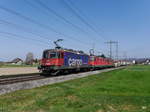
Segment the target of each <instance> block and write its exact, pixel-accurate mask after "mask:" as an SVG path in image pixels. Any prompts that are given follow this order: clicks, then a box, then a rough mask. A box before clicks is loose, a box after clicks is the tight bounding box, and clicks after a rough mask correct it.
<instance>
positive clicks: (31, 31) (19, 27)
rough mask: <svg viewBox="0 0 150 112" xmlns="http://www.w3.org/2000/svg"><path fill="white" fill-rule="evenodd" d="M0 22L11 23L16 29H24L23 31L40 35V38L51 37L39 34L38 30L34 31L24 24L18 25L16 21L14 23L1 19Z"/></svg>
mask: <svg viewBox="0 0 150 112" xmlns="http://www.w3.org/2000/svg"><path fill="white" fill-rule="evenodd" d="M0 24H4V25H10V26H12V27H14V28H16V29H19V30H22V31H24V32H27V33H30V34H32V35H36V36H38V38H41V39H46V40H49V37H45V36H42V35H41V34H37V31H36V33H34V31H33V30H32V29H29V28H26V27H24V26H21V25H18V24H15V23H12V22H9V21H6V20H2V19H0Z"/></svg>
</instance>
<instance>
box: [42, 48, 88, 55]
mask: <svg viewBox="0 0 150 112" xmlns="http://www.w3.org/2000/svg"><path fill="white" fill-rule="evenodd" d="M45 51H52V52H55V51H57V52H58V51H60V52H71V53H75V54H80V55H88V54H86V53H84V52H82V53H81V52H79V51H75V50H72V49H46V50H44V52H45Z"/></svg>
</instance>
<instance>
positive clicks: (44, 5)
mask: <svg viewBox="0 0 150 112" xmlns="http://www.w3.org/2000/svg"><path fill="white" fill-rule="evenodd" d="M25 1H28V0H25ZM34 2H36V3H37V4H38V5H40V6H41V7H42V8H43V9H45V10H47V11H48V12H50V13H52V14H54V15H55V16H56V17H58V18H59V19H61V20H63V21H64V22H65V23H67V24H70V25H71V26H72V27H74V28H76V29H78V30H79V31H82V32H84V33H85V34H87V33H88V32H87V31H85V30H83V29H82V28H80V27H79V26H77V25H75V24H73V23H72V22H70V21H69V20H67V19H66V18H65V17H63V16H61V15H60V14H58V13H57V12H56V11H55V10H53V9H52V8H50V7H48V6H47V5H46V4H44V3H43V2H42V1H40V0H34ZM28 3H29V1H28ZM30 5H31V6H33V4H32V3H30ZM33 7H34V6H33ZM48 14H49V13H48Z"/></svg>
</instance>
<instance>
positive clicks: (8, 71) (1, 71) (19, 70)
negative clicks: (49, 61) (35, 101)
mask: <svg viewBox="0 0 150 112" xmlns="http://www.w3.org/2000/svg"><path fill="white" fill-rule="evenodd" d="M38 72H39V71H38V69H37V67H11V68H0V76H2V75H17V74H29V73H38Z"/></svg>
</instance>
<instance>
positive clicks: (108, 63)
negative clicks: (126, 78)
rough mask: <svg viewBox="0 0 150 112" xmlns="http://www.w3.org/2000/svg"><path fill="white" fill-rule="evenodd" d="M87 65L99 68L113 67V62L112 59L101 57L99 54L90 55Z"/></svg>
mask: <svg viewBox="0 0 150 112" xmlns="http://www.w3.org/2000/svg"><path fill="white" fill-rule="evenodd" d="M89 65H90V66H92V68H93V69H100V68H109V67H113V66H114V63H113V60H111V59H108V58H103V57H99V56H90V61H89Z"/></svg>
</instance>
